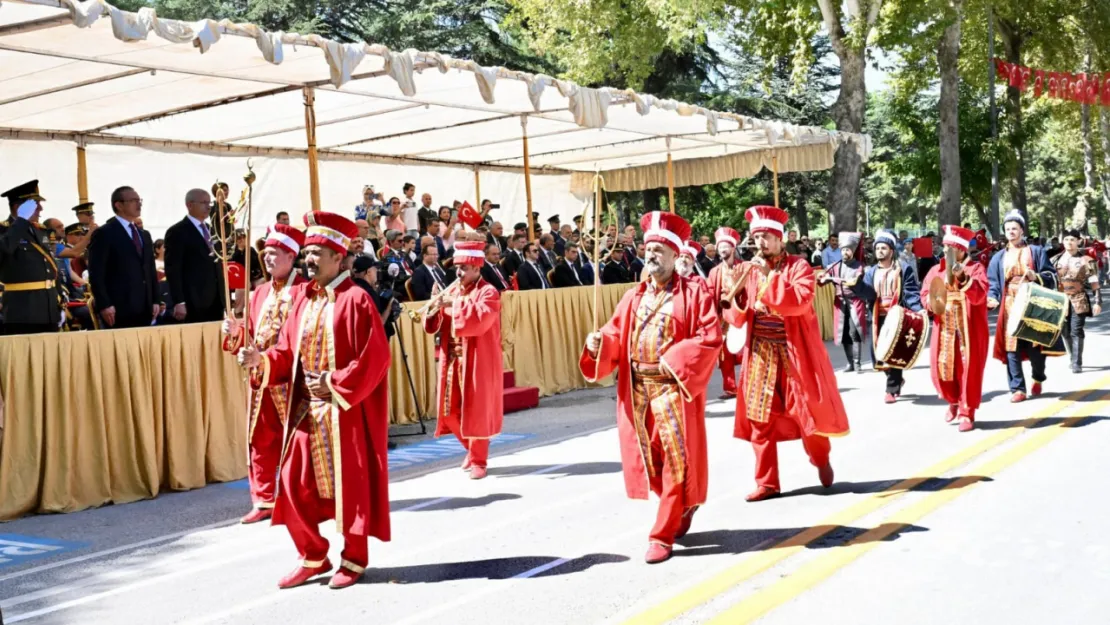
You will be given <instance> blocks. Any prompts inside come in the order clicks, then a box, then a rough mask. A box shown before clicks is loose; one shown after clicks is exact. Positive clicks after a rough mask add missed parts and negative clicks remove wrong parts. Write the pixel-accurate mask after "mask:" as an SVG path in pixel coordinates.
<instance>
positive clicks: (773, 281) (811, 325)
mask: <svg viewBox="0 0 1110 625" xmlns="http://www.w3.org/2000/svg"><path fill="white" fill-rule="evenodd" d="M781 258H782V260H781V261H780V263H781V264H780V265H779V267H778V268H777V269H776V270H774V271H772V272H771V273H770V274H769V275H768V277H767V284H766V287H765V288H764V287H761V286H760V278H761V275H760V273H761V272H760V271H759V269H758V268H757V267H753V268H752V269H751V271H749V272H748V277H747V284H746V285H745V286H744V288H743V289H742V290H741V293H740V294H739V295H738V296H737V298H736V302H735V303H734V304H733V306H732V307H731V308H729V309H727V310H726V312H725V320H726V321H728V323H729V324H731V325H733V326H736V327H743V326H745V325H748V324H752V323H754V321H755V305H754V304H755V302H757V301H759V302H763V305H764V306H766V307H767V308H768V309H769V310H771V311H772V312H774V313H777V314H779V315H781V316H782V317H783V325H784V326H785V330H786V358H787V361H788V364H789V366H788V367H787V373H786V396H785V397H784V398H783V399H784V402H783V403H784V405H785V406H786V413H787V416H789V417H790V418H787V419H774V423H775V433H774V436H773V440H775V441H776V442H779V441H789V440H797V439H799V438H801V435H802V433H805V434H806V435H807V436H813V435H817V436H826V437H835V436H844V435H846V434H848V430H849V428H848V415H847V413H846V412H845V411H844V403H843V402H842V401H841V399H840V391H839V390H838V389H837V385H836V375H835V374H834V373H833V369H832V363H831V362H829V355H828V353H827V352H826V351H825V343H824V342H823V341H822V340H821V330H820V329H819V328H818V326H817V313H816V312H814V309H813V297H814V287H815V279H814V276H813V268H812V267H810V265H809V263H808V262H807V261H806V260H805V259H804V258H802V257H801V256H789V255H783V256H782V257H781ZM761 289H762V290H761ZM753 345H754V341H751V340H749V341H748V342H747V344H746V345H745V346H744V349H743V351H741V352H740V356H741V359H742V360H741V366H740V388H741V393H740V394H739V396H738V397H739V398H738V399H737V401H736V423H735V427H734V431H733V435H734V436H735V437H736V438H741V439H744V440H746V441H750V440H751V439H752V426H751V423H750V422H749V420H748V415H747V405H746V402H745V401H744V400H743V398H744V397H747V394H748V393H750V392H753V390H751V389H748V388H747V387H748V383H749V375H750V373H751V371H750V368H751V351H752V346H753Z"/></svg>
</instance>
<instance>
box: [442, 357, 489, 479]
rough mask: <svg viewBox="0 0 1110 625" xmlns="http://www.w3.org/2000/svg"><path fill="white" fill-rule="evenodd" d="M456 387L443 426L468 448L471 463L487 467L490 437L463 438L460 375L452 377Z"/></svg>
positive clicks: (452, 392) (452, 391)
mask: <svg viewBox="0 0 1110 625" xmlns="http://www.w3.org/2000/svg"><path fill="white" fill-rule="evenodd" d="M451 380H452V384H453V385H454V388H453V389H451V405H450V406H448V407H447V414H445V415H444V416H443V427H445V428H447V429H448V430H449V431H450V432H451V433H452V434H454V435H455V438H457V439H459V442H460V443H462V446H463V449H466V455H467V457H468V458H470V464H471V465H472V466H475V467H481V468H483V469H484V468H486V463H487V462H488V461H489V439H488V438H463V435H462V389H461V388H460V387H459V378H458V376H452V377H451Z"/></svg>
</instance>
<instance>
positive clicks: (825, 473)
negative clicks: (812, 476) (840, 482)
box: [817, 463, 834, 488]
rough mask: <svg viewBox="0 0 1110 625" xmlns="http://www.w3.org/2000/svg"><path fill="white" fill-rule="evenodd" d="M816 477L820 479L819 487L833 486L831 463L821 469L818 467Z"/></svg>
mask: <svg viewBox="0 0 1110 625" xmlns="http://www.w3.org/2000/svg"><path fill="white" fill-rule="evenodd" d="M817 477H819V478H821V486H824V487H825V488H828V487H830V486H832V485H833V477H834V476H833V468H832V463H829V464H826V465H825V466H823V467H818V469H817Z"/></svg>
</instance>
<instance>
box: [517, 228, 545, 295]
mask: <svg viewBox="0 0 1110 625" xmlns="http://www.w3.org/2000/svg"><path fill="white" fill-rule="evenodd" d="M544 236H547V235H544ZM524 258H525V261H524V263H523V264H521V265H520V267H519V268H517V270H516V283H517V288H518V289H519V290H521V291H533V290H536V289H550V288H551V283H550V282H549V281H548V280H547V270H546V269H544V268H543V266H542V265H540V248H538V247H536V244H535V243H531V242H529V243H527V244H525V245H524Z"/></svg>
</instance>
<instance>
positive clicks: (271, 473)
mask: <svg viewBox="0 0 1110 625" xmlns="http://www.w3.org/2000/svg"><path fill="white" fill-rule="evenodd" d="M303 245H304V233H302V232H301V231H300V230H297V229H296V228H294V227H292V226H285V225H282V224H276V225H274V226H273V227H271V229H270V232H269V234H267V235H266V247H265V249H264V250H263V251H262V262H263V263H265V264H266V271H267V272H268V273H269V275H270V281H269V282H266V283H265V284H263V285H261V286H259V287H258V289H257V290H256V291H255V292H254V297H253V298H251V309H250V312H249V315H248V316H247V323H248V324H249V328H248V330H249V332H247V333H246V336H248V337H250V338H251V339H253V342H254V345H255V347H256V348H257V349H258V350H259V351H265V350H267V349H270V348H271V347H273V346H274V345H275V344H277V340H278V335H279V334H280V333H281V328H282V326H284V325H285V320H286V319H287V318H288V317H289V308H290V305H291V304H292V302H293V291H294V287H295V286H297V285H298V284H302V283H303V282H305V279H304V278H302V277H301V276H300V274H298V273H297V272H295V271H294V270H293V263H294V262H295V261H296V260H297V254H298V253H300V251H301V247H302V246H303ZM242 323H243V322H242V321H240V320H238V319H234V320H233V319H224V325H223V333H224V335H230V336H240V334H241V333H242V329H241V328H240V327H239V326H240V324H242ZM288 392H289V386H288V385H287V384H281V385H278V386H271V387H270V388H266V389H258V390H252V391H251V401H250V412H249V414H247V445H248V448H249V453H250V470H249V472H248V474H247V478H248V482H249V483H250V490H251V500H252V501H253V502H254V509H252V510H251V511H250V512H249V513H248V514H247V515H246V516H244V517H243V518H242V520H241V522H242V523H244V524H247V523H257V522H259V521H264V520H266V519H268V518H270V517H271V516H272V515H273V510H274V496H275V494H276V492H277V472H278V461H279V460H280V459H281V446H282V442H283V433H282V430H283V428H284V423H283V422H282V418H283V417H284V416H285V412H286V409H285V408H286V406H285V402H286V398H287V395H288Z"/></svg>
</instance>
